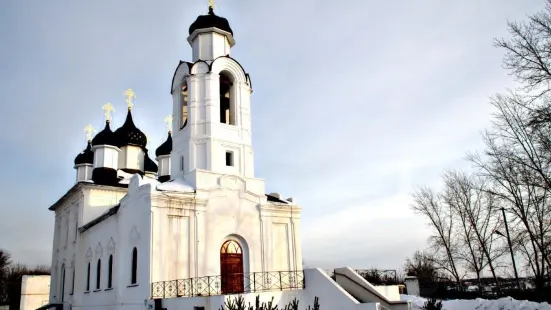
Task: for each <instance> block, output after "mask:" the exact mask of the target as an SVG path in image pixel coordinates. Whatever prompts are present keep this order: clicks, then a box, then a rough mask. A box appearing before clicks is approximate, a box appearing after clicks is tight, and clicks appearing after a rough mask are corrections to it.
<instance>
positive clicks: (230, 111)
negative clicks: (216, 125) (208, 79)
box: [219, 72, 235, 125]
mask: <svg viewBox="0 0 551 310" xmlns="http://www.w3.org/2000/svg"><path fill="white" fill-rule="evenodd" d="M219 81H220V123H223V124H227V125H235V111H234V110H235V109H234V100H233V99H234V98H233V81H232V79H231V78H230V76H229V75H228V74H227V73H226V72H221V73H220V78H219Z"/></svg>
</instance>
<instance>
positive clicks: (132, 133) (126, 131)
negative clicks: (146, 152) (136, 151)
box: [115, 109, 147, 149]
mask: <svg viewBox="0 0 551 310" xmlns="http://www.w3.org/2000/svg"><path fill="white" fill-rule="evenodd" d="M115 136H116V138H117V143H118V144H117V146H119V147H121V146H127V145H136V146H139V147H141V148H143V149H145V146H146V145H147V138H146V137H145V134H144V133H143V132H142V131H141V130H139V129H138V128H137V127H136V125H134V121H133V120H132V113H131V112H130V109H129V110H128V114H126V121H124V124H123V125H122V126H121V127H120V128H119V129H117V130H115Z"/></svg>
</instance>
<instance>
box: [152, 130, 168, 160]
mask: <svg viewBox="0 0 551 310" xmlns="http://www.w3.org/2000/svg"><path fill="white" fill-rule="evenodd" d="M170 152H172V134H171V133H170V131H169V132H168V137H167V138H166V141H165V142H163V144H161V145H160V146H159V147H158V148H157V150H155V156H157V157H159V156H163V155H170Z"/></svg>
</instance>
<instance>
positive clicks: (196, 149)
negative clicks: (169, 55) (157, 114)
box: [171, 6, 254, 186]
mask: <svg viewBox="0 0 551 310" xmlns="http://www.w3.org/2000/svg"><path fill="white" fill-rule="evenodd" d="M187 40H188V42H189V44H190V45H191V47H192V49H193V62H184V61H180V64H179V65H178V67H177V68H176V72H175V74H174V77H173V80H172V89H171V93H172V97H173V116H174V121H173V125H172V126H173V127H172V139H173V150H172V152H171V176H172V178H176V177H177V176H179V175H184V178H185V179H186V181H187V182H189V183H191V184H193V185H195V186H198V185H199V184H198V183H201V182H200V180H199V178H202V179H203V180H206V179H205V178H208V177H207V176H208V175H210V176H214V175H234V176H239V177H241V178H254V160H253V149H252V146H251V118H250V97H251V92H252V90H251V81H250V79H249V75H248V74H247V73H246V72H245V70H244V69H243V67H242V66H241V65H240V64H239V63H238V62H237V61H236V60H235V59H233V58H232V57H231V56H230V49H231V47H232V46H233V45H234V44H235V40H234V38H233V31H232V29H231V28H230V25H229V23H228V21H227V19H225V18H223V17H220V16H217V15H216V14H214V10H213V7H212V6H210V7H209V12H208V14H207V15H201V16H199V17H198V18H197V20H196V21H195V22H194V23H193V24H191V26H190V27H189V37H188V39H187ZM210 179H213V178H210ZM204 185H205V186H207V184H204Z"/></svg>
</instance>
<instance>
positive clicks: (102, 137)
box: [92, 120, 117, 146]
mask: <svg viewBox="0 0 551 310" xmlns="http://www.w3.org/2000/svg"><path fill="white" fill-rule="evenodd" d="M92 145H94V146H95V145H113V146H117V139H116V137H115V134H114V133H113V131H111V127H109V120H107V121H105V128H103V130H102V131H100V132H98V134H97V135H96V136H95V137H94V139H92Z"/></svg>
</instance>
